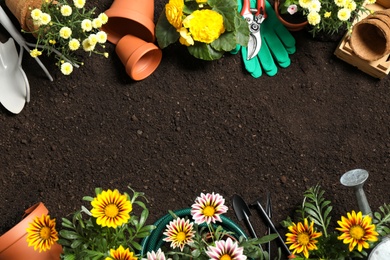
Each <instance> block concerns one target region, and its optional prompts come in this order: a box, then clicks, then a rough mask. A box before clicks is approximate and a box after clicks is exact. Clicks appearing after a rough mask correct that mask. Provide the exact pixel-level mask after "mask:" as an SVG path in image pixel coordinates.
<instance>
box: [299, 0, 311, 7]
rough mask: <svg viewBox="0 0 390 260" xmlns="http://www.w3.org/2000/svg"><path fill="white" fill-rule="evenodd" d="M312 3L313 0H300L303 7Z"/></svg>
mask: <svg viewBox="0 0 390 260" xmlns="http://www.w3.org/2000/svg"><path fill="white" fill-rule="evenodd" d="M310 4H311V0H299V5H300V6H301V7H302V8H305V9H307V8H309V6H310Z"/></svg>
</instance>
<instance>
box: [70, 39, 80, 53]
mask: <svg viewBox="0 0 390 260" xmlns="http://www.w3.org/2000/svg"><path fill="white" fill-rule="evenodd" d="M68 46H69V49H70V50H71V51H76V50H78V49H79V48H80V41H79V40H77V39H72V40H70V41H69V44H68Z"/></svg>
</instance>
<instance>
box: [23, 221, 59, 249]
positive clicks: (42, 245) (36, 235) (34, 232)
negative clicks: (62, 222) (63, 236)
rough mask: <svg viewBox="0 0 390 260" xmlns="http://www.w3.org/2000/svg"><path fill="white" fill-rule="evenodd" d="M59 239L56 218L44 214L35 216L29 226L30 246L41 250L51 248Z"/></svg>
mask: <svg viewBox="0 0 390 260" xmlns="http://www.w3.org/2000/svg"><path fill="white" fill-rule="evenodd" d="M57 240H58V233H57V231H56V220H55V219H51V218H50V216H49V215H45V214H42V216H41V217H35V218H34V220H33V221H32V222H31V223H29V225H28V228H27V242H28V246H33V247H34V250H39V252H42V251H46V250H50V248H51V246H52V245H53V244H54V243H55V242H56V241H57Z"/></svg>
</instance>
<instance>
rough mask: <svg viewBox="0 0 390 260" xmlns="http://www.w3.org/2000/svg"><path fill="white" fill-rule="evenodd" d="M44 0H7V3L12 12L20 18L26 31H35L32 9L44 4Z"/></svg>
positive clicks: (21, 24)
mask: <svg viewBox="0 0 390 260" xmlns="http://www.w3.org/2000/svg"><path fill="white" fill-rule="evenodd" d="M42 1H43V0H5V4H6V5H7V7H8V9H9V10H10V11H11V12H12V14H13V15H14V16H15V17H16V18H17V19H18V21H19V23H20V26H21V27H22V29H23V30H25V31H28V32H30V31H33V30H34V24H33V21H32V18H31V11H32V10H33V9H35V8H40V7H41V6H42Z"/></svg>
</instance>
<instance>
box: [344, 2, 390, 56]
mask: <svg viewBox="0 0 390 260" xmlns="http://www.w3.org/2000/svg"><path fill="white" fill-rule="evenodd" d="M350 44H351V48H352V50H353V51H354V53H355V54H356V56H358V57H359V58H361V59H363V60H366V61H376V60H379V59H380V58H382V57H383V56H385V55H388V54H390V9H386V10H383V11H376V12H375V13H373V14H371V15H369V16H367V17H366V18H364V19H363V20H361V21H360V22H358V23H356V24H355V25H354V27H353V30H352V35H351V39H350Z"/></svg>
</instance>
